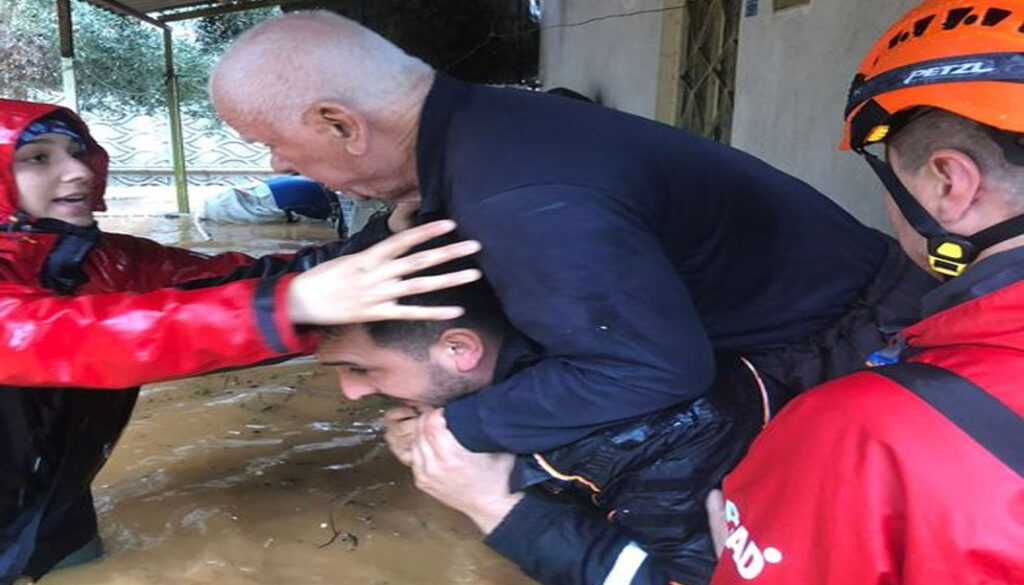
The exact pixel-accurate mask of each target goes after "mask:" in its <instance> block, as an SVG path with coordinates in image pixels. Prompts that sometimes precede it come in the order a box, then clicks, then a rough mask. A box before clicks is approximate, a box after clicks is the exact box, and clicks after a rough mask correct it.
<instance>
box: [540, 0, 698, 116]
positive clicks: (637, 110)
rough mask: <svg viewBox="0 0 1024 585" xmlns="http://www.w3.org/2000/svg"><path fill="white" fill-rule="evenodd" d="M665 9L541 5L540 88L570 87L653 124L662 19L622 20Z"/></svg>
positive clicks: (612, 2) (586, 1) (618, 0)
mask: <svg viewBox="0 0 1024 585" xmlns="http://www.w3.org/2000/svg"><path fill="white" fill-rule="evenodd" d="M664 4H665V2H664V0H545V1H544V11H543V15H542V21H541V22H542V23H543V26H544V27H545V28H544V29H543V30H542V31H541V39H540V43H541V48H540V52H541V59H540V78H541V82H542V83H543V84H544V87H545V88H551V87H558V86H563V87H568V88H570V89H574V90H576V91H578V92H580V93H583V94H586V95H587V96H589V97H591V98H595V99H597V100H598V101H600V102H601V103H602V104H604V105H607V106H610V107H613V108H616V109H619V110H622V111H625V112H630V113H633V114H638V115H641V116H646V117H648V118H654V117H655V110H656V105H657V104H656V102H657V93H658V75H659V65H660V60H659V51H660V50H661V31H662V22H663V14H664V13H660V12H652V13H645V14H635V15H624V14H625V13H630V12H636V11H643V10H658V9H660V8H662V7H663V6H664ZM675 12H679V11H675ZM609 16H611V18H603V19H602V20H596V21H594V22H588V23H586V24H581V25H579V26H561V25H566V24H572V23H582V22H583V21H586V20H588V19H592V18H600V17H609ZM552 27H556V28H552Z"/></svg>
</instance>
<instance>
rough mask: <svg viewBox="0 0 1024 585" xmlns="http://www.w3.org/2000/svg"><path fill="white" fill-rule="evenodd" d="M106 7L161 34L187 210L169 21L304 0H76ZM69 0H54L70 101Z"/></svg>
mask: <svg viewBox="0 0 1024 585" xmlns="http://www.w3.org/2000/svg"><path fill="white" fill-rule="evenodd" d="M79 1H81V2H85V3H87V4H92V5H93V6H96V7H98V8H102V9H104V10H109V11H110V12H113V13H115V14H118V15H120V16H123V17H125V18H134V19H136V20H139V21H141V22H144V23H146V24H149V25H151V26H154V27H156V28H159V29H160V30H161V31H162V33H163V38H164V88H165V91H166V94H167V111H168V119H169V120H170V132H171V158H172V162H173V165H174V185H175V191H176V194H177V200H178V211H179V212H181V213H188V212H189V203H188V175H187V169H186V166H185V138H184V135H183V130H182V123H181V92H180V88H179V84H178V75H177V73H176V71H175V69H174V48H173V41H174V37H173V31H172V29H171V26H170V25H169V24H168V23H171V22H177V21H182V20H189V19H193V18H203V17H207V16H216V15H218V14H228V13H232V12H241V11H244V10H254V9H256V8H265V7H270V6H282V5H285V4H295V3H297V2H301V1H303V0H235V1H230V0H202V1H199V2H197V1H196V0H79ZM70 2H71V0H56V3H57V18H58V21H59V22H58V24H59V26H58V30H59V31H60V53H61V60H62V69H63V71H64V86H65V93H66V94H69V95H68V97H69V99H70V101H71V102H72V103H74V102H75V101H76V98H75V95H76V91H75V79H74V67H73V66H72V63H73V59H74V56H75V54H74V53H75V49H74V32H73V27H72V22H71V4H70Z"/></svg>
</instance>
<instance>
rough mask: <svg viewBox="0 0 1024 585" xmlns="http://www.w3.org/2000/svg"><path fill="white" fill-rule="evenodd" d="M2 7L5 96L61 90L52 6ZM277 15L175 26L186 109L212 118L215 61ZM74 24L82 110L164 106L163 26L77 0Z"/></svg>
mask: <svg viewBox="0 0 1024 585" xmlns="http://www.w3.org/2000/svg"><path fill="white" fill-rule="evenodd" d="M0 5H2V7H0V88H2V89H0V94H2V95H6V96H10V97H18V98H25V97H29V96H30V95H32V93H33V92H60V91H61V78H60V74H59V71H60V54H59V41H58V34H57V14H56V6H55V2H54V1H53V0H0ZM278 13H279V11H278V10H276V9H260V10H253V11H249V12H240V13H234V14H226V15H222V16H218V17H213V18H208V19H200V20H196V21H185V22H180V23H175V24H172V25H171V26H172V27H173V29H174V35H173V39H174V64H175V71H176V73H177V75H178V83H179V88H180V93H181V104H182V108H183V109H184V110H186V111H188V112H189V113H191V114H192V115H197V116H205V117H209V118H213V112H212V111H211V110H210V105H209V99H208V97H207V95H206V80H207V76H208V75H209V71H210V69H211V67H212V66H213V63H214V61H215V60H216V58H217V56H218V55H219V54H220V53H221V52H222V51H223V50H224V48H225V47H226V45H227V44H228V43H230V41H231V40H232V39H233V38H234V37H235V36H237V35H238V34H239V33H240V32H242V31H244V30H245V29H247V28H249V27H250V26H252V25H254V24H256V23H258V22H260V21H262V20H265V19H266V18H268V17H270V16H272V15H274V14H278ZM72 23H73V27H74V43H75V58H76V62H75V66H76V69H75V73H76V75H77V78H78V100H79V105H80V107H81V108H82V109H83V110H86V111H92V112H98V113H99V112H108V113H124V112H133V113H147V114H151V113H154V112H156V111H160V110H162V109H163V108H165V107H166V104H167V102H166V88H165V83H164V77H165V75H164V70H165V68H164V45H163V31H162V30H161V29H159V28H157V27H154V26H152V25H149V24H146V23H143V22H141V21H138V20H136V19H131V18H123V17H121V16H118V15H116V14H113V13H110V12H107V11H105V10H101V9H99V8H96V7H94V6H92V5H91V4H87V3H85V2H81V1H77V0H73V1H72Z"/></svg>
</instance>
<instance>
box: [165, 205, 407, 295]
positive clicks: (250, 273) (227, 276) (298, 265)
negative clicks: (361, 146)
mask: <svg viewBox="0 0 1024 585" xmlns="http://www.w3.org/2000/svg"><path fill="white" fill-rule="evenodd" d="M387 219H388V216H387V214H377V215H375V216H374V217H372V218H371V219H370V221H369V222H368V223H367V224H366V226H365V227H364V228H363V229H362V230H360V231H359V232H358V233H356V234H354V235H353V236H352V237H350V238H348V239H346V240H338V241H332V242H328V243H326V244H318V245H314V246H306V247H303V248H301V249H300V250H298V251H297V252H295V253H294V254H269V255H266V256H261V257H259V258H252V257H249V256H246V255H244V254H239V253H237V252H228V253H225V254H218V255H216V256H204V255H202V254H196V253H195V252H191V251H188V250H185V249H182V248H172V247H165V246H159V247H157V246H154V249H153V250H152V253H153V254H161V255H164V256H166V257H167V260H166V261H165V262H162V263H160V265H162V266H166V267H167V268H168V272H167V273H165V274H163V275H161V276H159V278H160V282H159V283H157V284H155V285H154V286H174V287H177V288H181V289H185V290H194V289H198V288H207V287H212V286H219V285H222V284H226V283H229V282H236V281H239V280H245V279H248V278H273V277H277V276H282V275H284V274H290V273H294V272H302V271H305V270H309V269H310V268H312V267H314V266H316V265H318V264H320V263H322V262H326V261H328V260H331V259H333V258H337V257H339V256H345V255H347V254H354V253H356V252H361V251H363V250H365V249H366V248H369V247H370V246H372V245H374V244H376V243H378V242H380V241H382V240H384V239H386V238H387V237H388V236H390V235H392V234H391V230H390V229H389V228H388V225H387Z"/></svg>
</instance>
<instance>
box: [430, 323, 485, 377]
mask: <svg viewBox="0 0 1024 585" xmlns="http://www.w3.org/2000/svg"><path fill="white" fill-rule="evenodd" d="M485 352H486V348H485V345H484V339H483V338H482V337H481V336H480V334H479V333H477V332H476V331H473V330H472V329H466V328H464V327H456V328H452V329H446V330H444V331H443V332H442V333H441V335H440V337H438V338H437V341H435V342H434V344H433V346H431V353H432V354H433V355H434V357H435V359H437V360H439V361H440V362H442V363H444V364H446V365H448V366H449V367H450V368H451V369H452V370H454V371H456V372H459V373H460V374H467V373H471V372H473V371H474V370H476V369H477V368H478V367H480V366H481V364H482V363H483V359H484V353H485Z"/></svg>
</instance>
